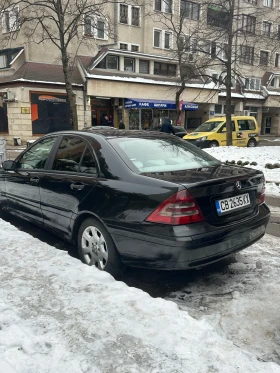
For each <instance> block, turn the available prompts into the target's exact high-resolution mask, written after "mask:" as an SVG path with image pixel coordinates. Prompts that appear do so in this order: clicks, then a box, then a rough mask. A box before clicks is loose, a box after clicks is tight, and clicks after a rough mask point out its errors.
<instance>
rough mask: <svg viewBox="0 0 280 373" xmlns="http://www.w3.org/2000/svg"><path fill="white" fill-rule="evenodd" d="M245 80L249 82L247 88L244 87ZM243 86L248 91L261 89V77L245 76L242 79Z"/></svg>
mask: <svg viewBox="0 0 280 373" xmlns="http://www.w3.org/2000/svg"><path fill="white" fill-rule="evenodd" d="M246 80H248V82H249V88H246ZM257 82H258V83H257ZM244 87H245V89H247V90H248V91H260V90H261V78H254V77H253V78H251V77H246V78H245V79H244ZM257 87H258V88H257Z"/></svg>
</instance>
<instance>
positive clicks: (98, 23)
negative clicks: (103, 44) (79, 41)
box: [84, 16, 108, 40]
mask: <svg viewBox="0 0 280 373" xmlns="http://www.w3.org/2000/svg"><path fill="white" fill-rule="evenodd" d="M84 35H85V36H90V37H93V38H96V39H103V40H105V39H106V40H107V39H108V32H107V24H106V22H105V21H104V20H103V19H100V18H96V17H90V16H85V20H84Z"/></svg>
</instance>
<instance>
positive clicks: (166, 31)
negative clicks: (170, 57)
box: [153, 27, 173, 50]
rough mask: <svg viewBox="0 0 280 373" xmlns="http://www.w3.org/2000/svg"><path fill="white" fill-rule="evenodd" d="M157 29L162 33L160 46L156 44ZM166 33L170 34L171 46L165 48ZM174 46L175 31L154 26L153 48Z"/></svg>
mask: <svg viewBox="0 0 280 373" xmlns="http://www.w3.org/2000/svg"><path fill="white" fill-rule="evenodd" d="M155 31H158V32H159V33H160V37H159V46H158V47H157V46H155ZM165 34H169V35H170V47H169V48H165ZM172 47H173V33H172V31H170V30H162V29H159V28H157V27H154V28H153V48H157V49H165V50H170V49H172Z"/></svg>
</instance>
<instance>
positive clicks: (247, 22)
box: [241, 14, 256, 34]
mask: <svg viewBox="0 0 280 373" xmlns="http://www.w3.org/2000/svg"><path fill="white" fill-rule="evenodd" d="M241 27H242V31H244V32H246V33H250V34H254V33H255V31H256V17H253V16H248V15H247V14H242V26H241Z"/></svg>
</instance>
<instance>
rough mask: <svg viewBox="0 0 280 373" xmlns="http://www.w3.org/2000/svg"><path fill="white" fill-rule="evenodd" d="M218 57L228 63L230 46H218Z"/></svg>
mask: <svg viewBox="0 0 280 373" xmlns="http://www.w3.org/2000/svg"><path fill="white" fill-rule="evenodd" d="M216 57H218V58H219V59H220V60H223V61H227V59H228V44H218V43H217V44H216Z"/></svg>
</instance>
